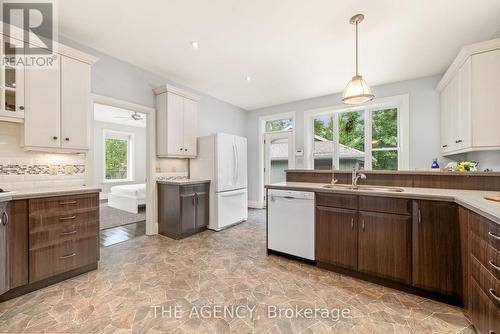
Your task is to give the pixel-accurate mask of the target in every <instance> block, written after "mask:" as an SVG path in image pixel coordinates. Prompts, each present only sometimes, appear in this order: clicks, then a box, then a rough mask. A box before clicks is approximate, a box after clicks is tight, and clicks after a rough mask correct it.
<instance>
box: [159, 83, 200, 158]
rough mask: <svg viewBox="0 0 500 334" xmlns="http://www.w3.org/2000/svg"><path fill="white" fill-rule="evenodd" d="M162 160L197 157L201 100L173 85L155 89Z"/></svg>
mask: <svg viewBox="0 0 500 334" xmlns="http://www.w3.org/2000/svg"><path fill="white" fill-rule="evenodd" d="M155 94H156V150H157V155H158V156H159V157H174V158H194V157H196V154H197V151H196V138H197V133H198V131H197V129H198V102H197V101H198V98H197V97H196V96H193V95H192V94H189V93H187V92H184V91H182V90H180V89H178V88H175V87H172V86H169V85H167V86H162V87H160V88H157V89H155Z"/></svg>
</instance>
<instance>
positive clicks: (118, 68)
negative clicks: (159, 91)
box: [59, 36, 247, 137]
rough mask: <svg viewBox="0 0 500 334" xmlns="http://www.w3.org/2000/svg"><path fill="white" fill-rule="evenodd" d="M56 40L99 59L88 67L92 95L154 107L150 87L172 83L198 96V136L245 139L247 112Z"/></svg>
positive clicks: (66, 42)
mask: <svg viewBox="0 0 500 334" xmlns="http://www.w3.org/2000/svg"><path fill="white" fill-rule="evenodd" d="M59 41H60V42H61V43H63V44H66V45H68V46H70V47H73V48H75V49H79V50H81V51H84V52H86V53H89V54H92V55H94V56H96V57H99V61H98V62H97V63H96V64H95V65H94V66H93V67H92V93H95V94H99V95H104V96H109V97H113V98H116V99H120V100H125V101H129V102H133V103H137V104H141V105H144V106H148V107H154V103H155V102H154V94H153V88H156V87H159V86H161V85H164V84H172V85H175V86H176V87H179V88H183V89H186V90H188V91H190V92H192V93H194V94H196V95H198V96H200V101H199V103H198V119H199V120H198V135H200V136H204V135H208V134H211V133H214V132H226V133H230V134H234V135H239V136H244V137H246V135H247V112H246V111H245V110H243V109H241V108H238V107H236V106H233V105H231V104H229V103H226V102H223V101H221V100H218V99H216V98H214V97H211V96H209V95H205V94H203V93H201V92H198V91H195V90H193V89H190V88H188V87H185V86H183V85H180V84H178V83H175V82H172V81H170V80H168V79H166V78H163V77H161V76H159V75H157V74H155V73H151V72H148V71H146V70H143V69H141V68H139V67H136V66H134V65H132V64H129V63H126V62H124V61H121V60H119V59H117V58H114V57H111V56H109V55H106V54H103V53H101V52H99V51H97V50H94V49H92V48H89V47H87V46H84V45H81V44H79V43H76V42H74V41H72V40H70V39H67V38H65V37H64V36H61V37H60V38H59Z"/></svg>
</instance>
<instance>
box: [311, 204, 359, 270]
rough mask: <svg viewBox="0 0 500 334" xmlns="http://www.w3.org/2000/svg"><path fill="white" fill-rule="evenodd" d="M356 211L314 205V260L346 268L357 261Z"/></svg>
mask: <svg viewBox="0 0 500 334" xmlns="http://www.w3.org/2000/svg"><path fill="white" fill-rule="evenodd" d="M357 216H358V213H357V211H355V210H345V209H338V208H331V207H324V206H316V260H317V261H318V262H323V263H326V264H333V265H336V266H339V267H343V268H347V269H354V270H355V269H356V268H357V261H358V228H357V225H358V219H357Z"/></svg>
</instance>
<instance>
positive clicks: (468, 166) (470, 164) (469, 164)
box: [455, 160, 478, 172]
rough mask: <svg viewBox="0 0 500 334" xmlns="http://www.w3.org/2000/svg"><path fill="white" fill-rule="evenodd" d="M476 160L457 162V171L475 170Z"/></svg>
mask: <svg viewBox="0 0 500 334" xmlns="http://www.w3.org/2000/svg"><path fill="white" fill-rule="evenodd" d="M477 165H478V163H477V161H474V160H471V161H463V162H461V163H459V164H458V165H457V167H456V169H455V170H456V171H457V172H477Z"/></svg>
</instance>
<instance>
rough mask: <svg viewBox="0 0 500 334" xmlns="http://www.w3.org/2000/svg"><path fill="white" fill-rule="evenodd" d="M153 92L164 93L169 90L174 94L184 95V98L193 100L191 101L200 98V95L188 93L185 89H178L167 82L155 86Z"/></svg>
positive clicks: (156, 93)
mask: <svg viewBox="0 0 500 334" xmlns="http://www.w3.org/2000/svg"><path fill="white" fill-rule="evenodd" d="M154 92H155V95H160V94H163V93H166V92H170V93H174V94H176V95H180V96H182V97H185V98H186V99H190V100H193V101H198V100H200V97H199V96H198V95H195V94H192V93H189V92H187V91H185V90H183V89H180V88H177V87H175V86H172V85H168V84H166V85H163V86H160V87H158V88H155V89H154Z"/></svg>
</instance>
